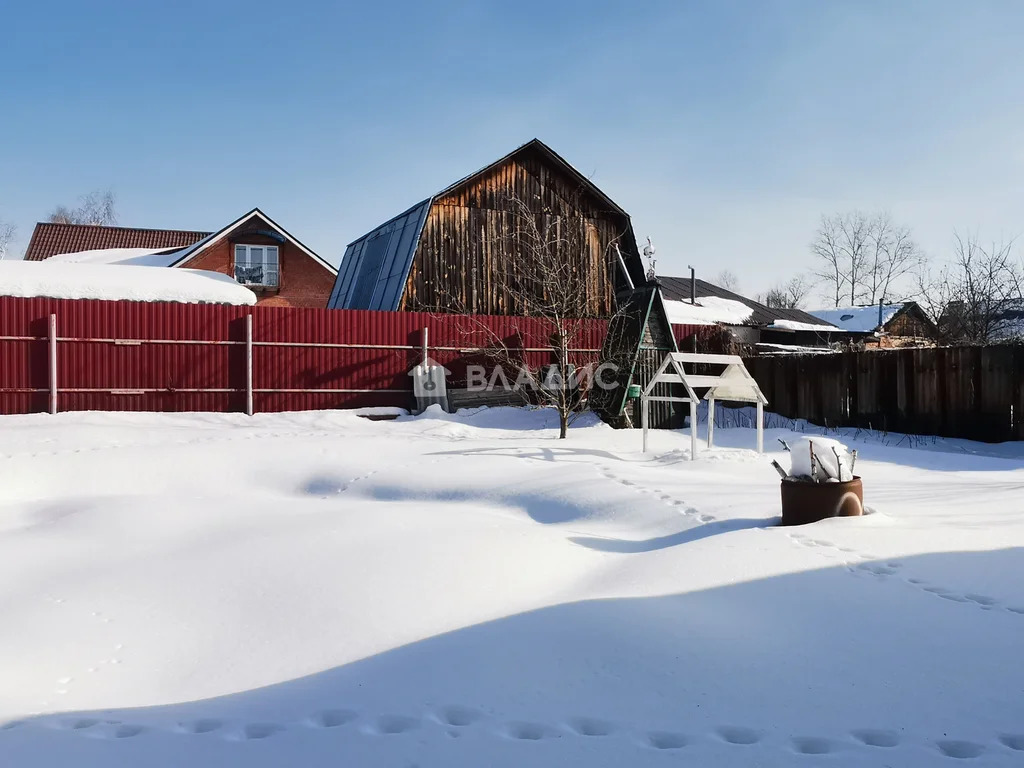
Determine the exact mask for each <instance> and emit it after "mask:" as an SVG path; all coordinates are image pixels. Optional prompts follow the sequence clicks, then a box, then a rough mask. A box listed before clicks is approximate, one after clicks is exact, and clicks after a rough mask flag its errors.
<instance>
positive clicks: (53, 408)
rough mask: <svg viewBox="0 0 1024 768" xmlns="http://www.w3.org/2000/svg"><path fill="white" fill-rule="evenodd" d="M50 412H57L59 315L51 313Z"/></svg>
mask: <svg viewBox="0 0 1024 768" xmlns="http://www.w3.org/2000/svg"><path fill="white" fill-rule="evenodd" d="M49 349H50V413H57V315H54V314H51V315H50V342H49Z"/></svg>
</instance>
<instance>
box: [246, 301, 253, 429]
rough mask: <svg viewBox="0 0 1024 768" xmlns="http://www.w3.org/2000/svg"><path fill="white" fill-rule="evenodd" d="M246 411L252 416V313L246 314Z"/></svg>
mask: <svg viewBox="0 0 1024 768" xmlns="http://www.w3.org/2000/svg"><path fill="white" fill-rule="evenodd" d="M245 413H246V415H248V416H252V315H246V316H245Z"/></svg>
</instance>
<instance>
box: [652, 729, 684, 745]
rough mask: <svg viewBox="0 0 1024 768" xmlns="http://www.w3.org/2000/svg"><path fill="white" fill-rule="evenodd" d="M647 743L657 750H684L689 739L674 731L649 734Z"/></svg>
mask: <svg viewBox="0 0 1024 768" xmlns="http://www.w3.org/2000/svg"><path fill="white" fill-rule="evenodd" d="M647 743H648V744H649V745H651V746H652V747H654V748H655V749H682V748H683V747H685V746H686V745H687V744H688V743H689V739H687V738H686V735H685V734H682V733H676V732H674V731H652V732H651V733H648V734H647Z"/></svg>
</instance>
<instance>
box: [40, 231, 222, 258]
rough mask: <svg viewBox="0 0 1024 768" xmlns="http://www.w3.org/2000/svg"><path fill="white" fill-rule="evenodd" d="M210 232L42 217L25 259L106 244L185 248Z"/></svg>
mask: <svg viewBox="0 0 1024 768" xmlns="http://www.w3.org/2000/svg"><path fill="white" fill-rule="evenodd" d="M209 234H210V233H209V232H195V231H190V230H183V229H138V228H135V227H103V226H99V225H96V224H56V223H53V222H49V221H41V222H39V223H38V224H36V228H35V230H34V231H33V232H32V239H31V240H30V241H29V244H28V248H27V249H26V251H25V261H42V260H43V259H47V258H49V257H50V256H54V255H56V254H59V253H76V252H79V251H95V250H101V249H106V248H154V249H155V248H184V247H186V246H189V245H192V244H193V243H197V242H199V241H200V240H202V239H203V238H204V237H206V236H207V235H209Z"/></svg>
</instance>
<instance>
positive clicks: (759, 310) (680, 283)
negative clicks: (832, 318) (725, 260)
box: [658, 275, 838, 330]
mask: <svg viewBox="0 0 1024 768" xmlns="http://www.w3.org/2000/svg"><path fill="white" fill-rule="evenodd" d="M658 280H660V281H661V285H662V294H663V295H664V297H665V298H666V299H669V300H672V301H689V300H690V278H688V277H661V276H660V275H659V276H658ZM703 296H716V297H718V298H720V299H731V300H732V301H738V302H740V303H742V304H746V305H747V306H748V307H750V308H751V309H752V310H753V312H752V314H751V315H750V318H749V319H748V320H747V321H746V322H745V323H743V324H744V325H750V326H755V327H762V328H763V327H764V326H766V325H771V324H772V323H774V322H775V321H776V320H789V321H791V322H795V323H808V324H810V325H831V323H827V322H825V321H824V320H822V319H821V318H818V317H815V316H814V315H812V314H810V313H809V312H804V311H803V310H802V309H778V308H775V307H768V306H765V305H764V304H762V303H761V302H759V301H754V300H753V299H748V298H747V297H746V296H740V295H739V294H738V293H733V292H732V291H729V290H726V289H725V288H721V287H719V286H717V285H715V284H713V283H709V282H708V281H707V280H697V300H698V301H700V299H701V297H703ZM836 330H838V329H836Z"/></svg>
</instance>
